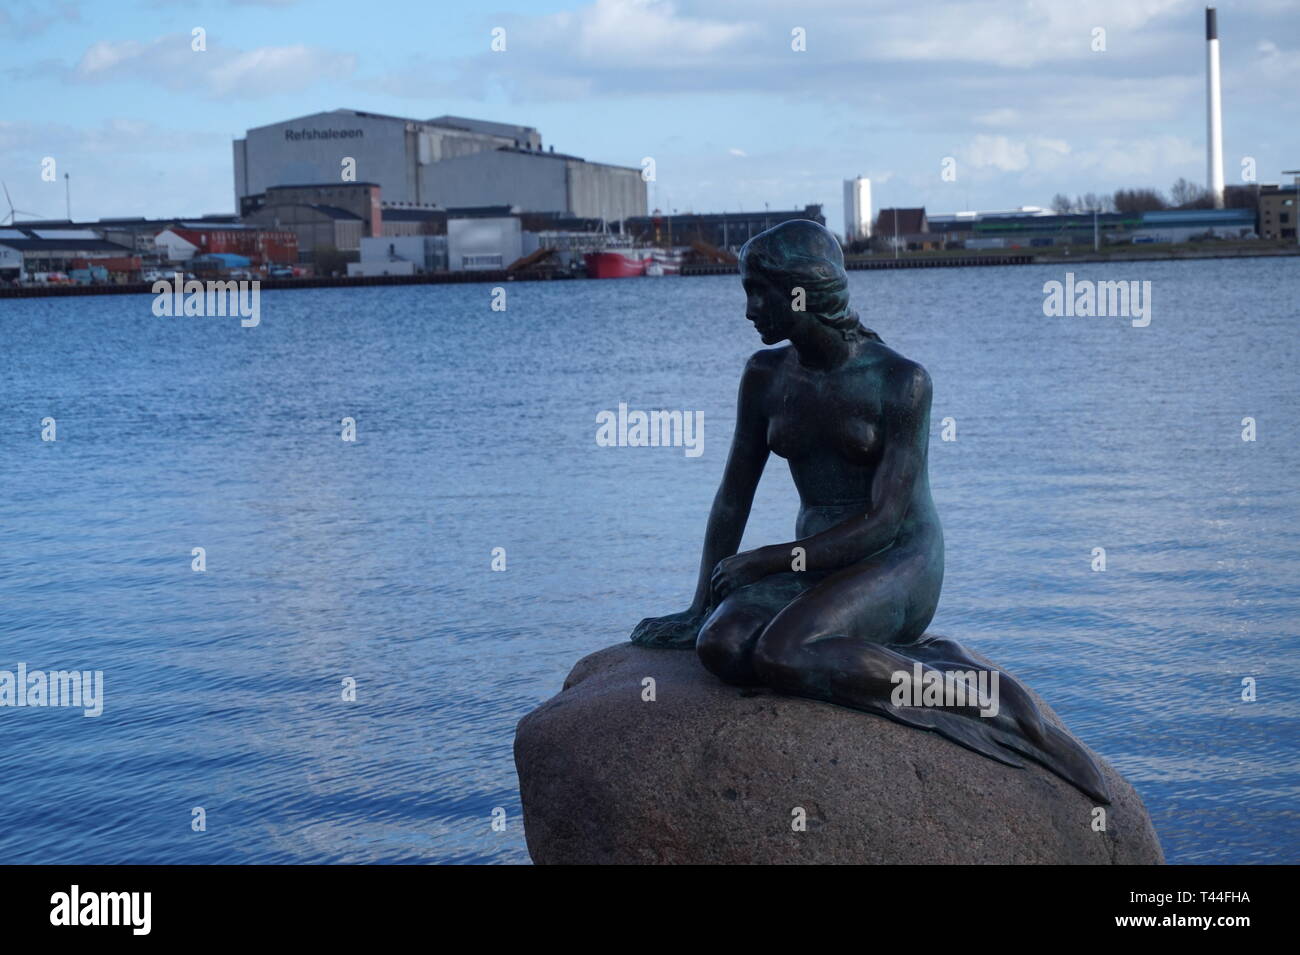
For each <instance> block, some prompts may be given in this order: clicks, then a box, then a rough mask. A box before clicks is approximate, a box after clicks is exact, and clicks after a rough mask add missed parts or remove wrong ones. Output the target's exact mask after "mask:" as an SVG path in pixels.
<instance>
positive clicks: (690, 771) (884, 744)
mask: <svg viewBox="0 0 1300 955" xmlns="http://www.w3.org/2000/svg"><path fill="white" fill-rule="evenodd" d="M646 677H653V678H654V680H655V697H656V698H655V700H654V701H653V702H645V701H643V699H642V696H643V693H644V687H643V680H644V679H645V678H646ZM1035 699H1036V700H1037V698H1035ZM1037 702H1038V703H1039V705H1040V706H1043V709H1044V713H1045V715H1046V716H1047V717H1048V718H1050V719H1051V720H1053V721H1055V722H1056V723H1057V725H1060V720H1059V719H1058V718H1057V716H1056V714H1055V713H1053V712H1052V711H1051V710H1050V709H1048V708H1047V707H1046V706H1045V705H1044V704H1043V703H1042V701H1041V700H1037ZM1097 759H1098V762H1099V763H1101V764H1102V765H1103V767H1104V770H1105V773H1106V778H1107V781H1108V783H1109V786H1110V790H1111V794H1112V797H1113V803H1112V805H1110V806H1106V807H1104V808H1105V810H1106V829H1105V831H1104V832H1097V831H1094V829H1093V819H1094V808H1095V806H1096V804H1095V802H1094V800H1092V799H1091V798H1090V797H1088V796H1086V795H1084V794H1083V793H1081V792H1080V791H1079V790H1077V789H1075V788H1074V787H1073V786H1071V785H1070V784H1069V783H1067V782H1065V781H1063V780H1062V779H1060V778H1058V777H1057V776H1055V775H1053V774H1052V773H1050V772H1048V771H1047V770H1046V769H1043V768H1041V767H1039V766H1038V765H1037V764H1034V763H1026V768H1024V769H1016V768H1014V767H1010V766H1006V765H1003V764H1002V763H999V762H996V761H994V760H992V759H989V758H987V757H985V756H981V755H979V754H977V753H973V752H971V751H970V750H967V749H965V748H963V747H961V746H958V745H957V744H955V743H951V742H949V741H948V740H946V739H944V738H943V737H941V736H939V735H937V734H936V733H932V732H928V731H925V730H919V729H914V728H912V727H909V726H904V725H902V724H899V723H895V722H894V721H893V720H889V719H885V718H883V717H879V716H874V715H871V714H868V713H862V712H858V711H855V710H848V709H844V708H841V707H838V706H832V705H829V704H825V703H819V702H814V701H810V700H803V699H796V698H792V697H786V696H779V695H777V694H775V693H771V692H769V691H766V690H749V689H740V688H737V687H732V686H728V685H726V684H724V683H721V682H719V681H718V680H717V679H715V678H714V677H713V676H712V675H711V674H710V673H708V672H707V671H706V670H705V669H704V668H703V667H702V666H701V665H700V663H699V661H698V660H697V658H696V656H695V654H694V653H691V652H689V651H681V650H651V649H644V648H641V647H636V646H633V645H632V644H630V643H623V644H619V645H617V646H613V647H609V648H607V649H605V650H601V651H599V652H597V653H593V654H591V655H590V656H588V657H585V658H583V659H582V660H580V661H579V662H578V664H577V665H576V666H575V667H574V668H573V671H572V672H571V673H570V674H569V677H568V679H567V680H565V683H564V689H563V691H562V692H561V693H559V694H558V695H557V696H555V697H553V698H552V699H550V700H549V701H547V702H546V703H544V704H542V705H541V706H540V707H538V708H537V709H536V710H534V711H533V712H531V713H529V714H528V715H527V716H525V717H524V718H523V719H522V720H520V722H519V727H518V730H517V731H516V735H515V764H516V766H517V768H518V771H519V787H520V794H521V796H522V799H523V810H524V828H525V832H526V835H527V839H528V851H529V853H530V854H531V855H532V858H533V861H534V862H537V863H977V862H987V863H1085V864H1088V863H1092V864H1097V863H1100V864H1134V863H1136V864H1151V863H1162V862H1164V856H1163V854H1162V853H1161V850H1160V843H1159V841H1158V840H1157V838H1156V834H1155V830H1154V829H1153V828H1152V826H1151V820H1150V819H1149V818H1148V816H1147V812H1146V809H1145V808H1144V807H1143V805H1142V800H1141V799H1140V798H1139V797H1138V795H1137V793H1136V792H1134V791H1133V787H1131V786H1130V785H1129V784H1128V783H1127V782H1125V781H1124V779H1123V778H1122V777H1121V776H1120V775H1119V774H1118V773H1116V772H1115V770H1114V769H1113V768H1111V766H1110V765H1109V764H1107V763H1105V761H1104V760H1101V759H1100V757H1097ZM797 808H801V809H803V810H804V812H805V813H806V819H807V823H806V829H805V830H804V831H795V829H794V827H793V825H792V822H793V821H794V819H795V818H796V817H795V812H796V809H797Z"/></svg>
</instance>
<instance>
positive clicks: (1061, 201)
mask: <svg viewBox="0 0 1300 955" xmlns="http://www.w3.org/2000/svg"><path fill="white" fill-rule="evenodd" d="M1073 208H1074V203H1072V202H1071V201H1070V197H1069V196H1067V195H1066V194H1065V193H1063V192H1058V193H1057V194H1056V195H1055V196H1053V197H1052V211H1053V212H1055V213H1056V214H1057V215H1058V216H1064V215H1069V213H1070V210H1071V209H1073Z"/></svg>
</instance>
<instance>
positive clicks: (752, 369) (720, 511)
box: [691, 351, 774, 613]
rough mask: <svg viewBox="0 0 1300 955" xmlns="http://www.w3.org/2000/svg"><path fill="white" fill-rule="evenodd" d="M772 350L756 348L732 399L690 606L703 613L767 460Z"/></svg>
mask: <svg viewBox="0 0 1300 955" xmlns="http://www.w3.org/2000/svg"><path fill="white" fill-rule="evenodd" d="M773 357H774V356H773V353H772V352H767V351H763V352H759V353H758V354H756V355H754V356H753V357H752V358H751V359H750V360H749V364H748V365H746V366H745V373H744V375H743V376H742V377H741V379H740V395H739V397H738V398H737V402H736V431H735V434H734V435H733V436H732V439H731V451H730V452H729V453H728V455H727V465H726V468H725V469H724V471H723V474H722V483H721V484H720V485H719V486H718V493H717V494H715V495H714V497H713V507H712V508H711V509H710V510H709V522H708V526H707V527H706V529H705V532H704V552H703V554H702V555H701V556H700V573H699V579H698V580H697V582H696V586H695V598H694V599H693V600H692V601H691V609H692V610H694V611H696V612H697V613H704V612H705V611H706V610H708V609H709V607H710V605H711V604H712V588H711V587H710V585H709V581H710V578H711V577H712V575H713V569H714V567H716V566H717V564H718V561H720V560H722V559H723V558H724V557H730V556H731V555H732V554H734V553H736V551H737V550H739V549H740V541H741V538H743V537H744V536H745V525H746V524H747V523H749V510H750V508H751V507H752V506H753V503H754V492H755V491H756V490H757V489H758V481H759V478H761V477H762V476H763V468H764V467H765V466H766V465H767V458H768V454H769V450H768V446H767V418H766V416H765V415H764V414H763V408H762V404H763V403H762V395H763V392H764V390H765V388H766V383H767V373H768V371H767V370H768V367H769V366H770V363H771V361H772V360H773Z"/></svg>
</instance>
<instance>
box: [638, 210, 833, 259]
mask: <svg viewBox="0 0 1300 955" xmlns="http://www.w3.org/2000/svg"><path fill="white" fill-rule="evenodd" d="M790 219H811V220H812V221H813V222H816V223H818V224H819V225H825V224H826V217H825V216H823V215H822V207H821V205H819V204H818V205H807V206H804V207H803V209H785V210H769V209H760V210H756V211H754V212H705V213H686V214H685V215H676V214H673V215H667V214H665V213H662V212H659V211H658V210H655V212H654V214H653V215H648V216H633V217H631V218H629V219H627V221H625V222H624V223H623V228H624V230H625V231H626V232H627V234H628V235H629V236H631V237H632V238H633V239H634V240H635V241H637V242H641V243H643V244H646V245H654V246H670V245H675V246H685V245H690V244H691V243H693V242H700V243H703V244H705V245H708V246H713V247H716V248H718V249H728V250H730V251H733V252H734V251H736V250H738V249H739V248H740V247H741V246H742V245H744V244H745V242H747V241H748V240H749V239H751V238H753V237H754V236H756V235H758V234H759V233H760V232H766V231H767V230H768V229H770V228H772V226H774V225H778V224H780V223H782V222H786V221H787V220H790Z"/></svg>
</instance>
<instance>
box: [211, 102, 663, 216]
mask: <svg viewBox="0 0 1300 955" xmlns="http://www.w3.org/2000/svg"><path fill="white" fill-rule="evenodd" d="M552 149H553V147H552ZM234 160H235V208H236V209H243V208H244V207H245V203H244V200H245V199H246V198H247V197H251V196H257V195H260V194H261V193H264V192H265V191H266V189H267V187H269V186H291V185H304V184H309V183H321V184H324V183H337V182H340V181H347V180H345V179H344V176H345V175H348V176H351V177H352V180H355V181H362V182H373V183H378V184H379V186H380V189H381V201H382V202H383V204H384V205H385V206H388V207H410V206H423V207H434V206H436V207H439V208H443V209H447V208H461V207H466V206H517V207H519V209H520V211H522V212H555V213H561V214H566V215H572V216H581V217H583V218H592V219H598V218H599V219H606V220H609V221H611V222H612V221H617V220H622V219H626V218H628V217H629V216H642V215H645V214H646V188H645V182H644V181H643V180H642V178H641V171H640V169H636V168H631V167H627V166H612V165H607V164H605V163H593V162H587V161H585V160H583V159H580V158H578V157H576V156H567V155H564V154H561V153H556V152H554V151H546V150H544V149H543V147H542V137H541V134H540V133H539V132H538V131H537V130H536V129H533V128H532V127H531V126H510V125H507V124H505V123H493V122H487V121H485V120H479V119H464V118H462V117H458V116H439V117H437V118H436V119H429V120H418V119H403V118H401V117H398V116H383V115H380V114H377V113H363V112H360V111H358V110H353V109H336V110H333V111H331V112H326V113H313V114H312V115H310V116H301V117H298V118H297V119H289V120H285V121H284V122H280V123H272V124H270V125H269V126H259V127H257V128H256V129H250V130H248V132H247V133H246V134H245V136H244V138H243V139H236V140H235V142H234ZM347 160H353V161H354V162H353V163H350V164H349V163H347Z"/></svg>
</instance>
